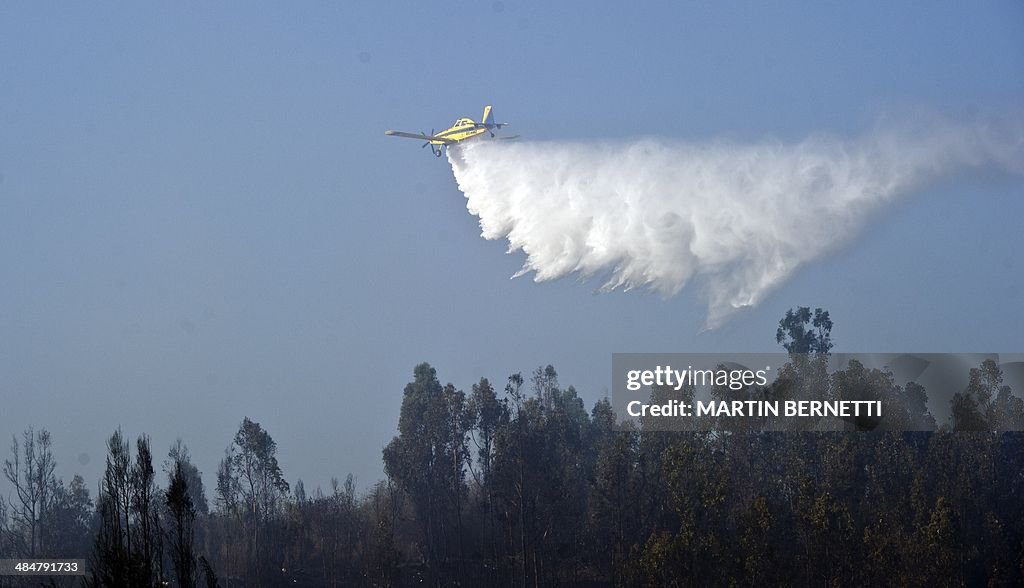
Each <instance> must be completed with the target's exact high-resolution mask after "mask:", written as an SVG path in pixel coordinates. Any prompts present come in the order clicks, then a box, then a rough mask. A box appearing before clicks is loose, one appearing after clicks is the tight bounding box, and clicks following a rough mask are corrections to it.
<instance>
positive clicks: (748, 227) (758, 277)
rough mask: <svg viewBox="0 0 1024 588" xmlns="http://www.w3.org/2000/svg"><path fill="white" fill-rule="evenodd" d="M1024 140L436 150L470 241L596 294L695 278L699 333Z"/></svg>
mask: <svg viewBox="0 0 1024 588" xmlns="http://www.w3.org/2000/svg"><path fill="white" fill-rule="evenodd" d="M1022 137H1024V133H1022V132H1021V126H1020V124H1019V123H1014V124H1012V125H1007V124H1006V123H1005V121H1003V122H1002V123H1001V124H994V123H988V124H980V123H979V124H954V123H950V122H948V121H937V120H931V121H929V122H928V123H926V124H918V125H915V126H914V127H913V128H907V127H901V128H889V129H886V128H880V129H876V130H874V131H871V132H869V133H866V134H864V135H863V136H860V137H857V138H853V139H842V138H838V137H835V136H831V135H817V136H813V137H810V138H807V139H805V140H803V141H800V142H797V143H791V144H786V143H782V142H778V141H761V142H756V143H749V144H744V143H737V142H728V141H709V142H704V143H684V142H675V141H665V140H657V139H642V140H634V141H624V142H613V141H606V142H600V143H592V142H568V143H566V142H535V141H519V142H505V141H480V142H475V143H468V144H466V145H463V146H459V147H455V148H452V149H450V150H449V152H448V159H449V161H450V163H451V165H452V170H453V171H454V173H455V179H456V181H457V182H458V186H459V189H460V190H461V191H462V192H463V193H464V194H465V196H466V199H467V208H468V209H469V212H470V213H472V214H474V215H476V216H478V217H480V228H481V230H482V236H483V237H484V238H485V239H502V238H505V239H508V244H509V247H508V249H509V252H510V253H511V252H514V251H519V250H522V251H523V253H525V255H526V260H525V262H524V264H523V268H522V270H520V271H519V273H517V274H516V276H519V275H523V274H526V273H529V272H534V280H536V281H544V280H551V279H555V278H559V277H562V276H566V275H568V274H572V273H576V274H578V275H580V276H582V277H584V278H586V277H591V276H595V275H598V276H602V277H605V278H606V281H605V283H604V285H603V286H602V290H613V289H616V288H624V289H630V288H634V287H638V286H646V287H649V288H651V289H653V290H655V291H656V292H659V293H661V294H663V295H665V296H671V295H674V294H676V293H678V292H679V291H680V290H681V289H682V288H683V287H684V286H686V284H687V283H689V282H690V281H691V280H694V279H696V280H697V282H698V283H699V284H702V285H703V291H704V293H705V295H706V298H707V304H708V315H707V326H708V327H709V328H713V327H715V326H718V325H720V324H721V323H722V322H723V321H724V320H725V319H726V318H728V317H729V315H730V314H732V313H733V312H735V311H736V310H737V309H740V308H742V307H746V306H752V305H756V304H757V303H758V302H759V301H760V300H761V299H762V298H763V297H764V296H765V294H766V293H768V292H769V291H771V290H772V289H773V288H775V287H777V286H779V285H780V284H781V283H782V282H783V281H784V280H786V278H788V277H789V276H790V275H792V274H793V272H794V271H795V270H796V269H797V268H799V267H800V266H801V265H803V264H805V263H807V262H809V261H811V260H814V259H816V258H818V257H821V256H822V255H823V254H825V253H827V252H829V251H830V250H833V249H835V248H836V247H837V246H838V245H840V244H842V243H843V242H845V241H847V240H849V239H850V238H851V237H852V236H854V235H855V234H856V233H857V231H858V230H859V229H860V228H861V227H862V226H863V225H864V223H865V222H866V220H867V219H868V218H869V217H870V215H871V213H873V212H875V211H877V210H878V209H879V208H880V207H881V206H883V205H884V204H886V203H887V202H890V201H891V200H893V199H894V198H897V197H899V196H901V195H904V194H906V193H908V192H910V191H911V190H913V189H914V188H915V187H917V186H919V185H920V184H921V183H922V182H924V181H927V180H931V179H934V178H937V177H939V176H942V175H945V174H948V173H951V172H954V171H956V170H959V169H963V168H965V167H973V166H983V165H993V166H996V167H1000V168H1003V169H1011V170H1013V171H1016V172H1020V171H1022V169H1024V148H1022Z"/></svg>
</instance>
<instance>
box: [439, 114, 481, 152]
mask: <svg viewBox="0 0 1024 588" xmlns="http://www.w3.org/2000/svg"><path fill="white" fill-rule="evenodd" d="M486 132H488V129H487V127H484V126H481V125H478V124H477V123H476V121H474V120H473V119H471V118H460V119H459V120H457V121H455V124H453V125H452V126H450V127H448V128H447V129H445V130H443V131H440V132H438V133H434V136H435V137H437V139H434V140H431V141H430V144H431V145H447V144H450V143H460V142H462V141H465V140H466V139H472V138H473V137H476V136H479V135H482V134H484V133H486Z"/></svg>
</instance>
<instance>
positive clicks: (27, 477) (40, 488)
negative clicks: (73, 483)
mask: <svg viewBox="0 0 1024 588" xmlns="http://www.w3.org/2000/svg"><path fill="white" fill-rule="evenodd" d="M56 467H57V463H56V460H55V459H54V457H53V450H52V441H51V439H50V432H49V431H47V430H46V429H41V430H40V431H39V432H36V431H35V430H34V429H32V428H31V427H29V428H28V429H26V430H25V432H24V433H22V443H21V444H19V443H18V438H17V436H12V438H11V459H8V460H5V461H4V477H6V478H7V480H8V481H10V483H11V484H12V485H13V486H14V495H15V497H16V501H11V502H12V504H11V506H12V512H11V516H12V518H13V520H14V524H15V525H16V526H18V527H19V531H20V532H18V533H15V539H16V540H17V542H18V543H19V544H20V545H19V551H20V552H21V553H22V554H23V555H27V556H28V557H37V556H40V555H44V554H45V553H46V548H45V545H46V532H47V529H46V528H45V520H46V514H47V512H48V510H49V509H50V507H51V505H52V502H53V496H52V491H53V488H54V486H55V485H56V479H55V478H54V474H53V471H54V469H55V468H56ZM19 536H20V537H19Z"/></svg>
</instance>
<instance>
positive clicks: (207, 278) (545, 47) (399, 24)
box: [0, 0, 1024, 489]
mask: <svg viewBox="0 0 1024 588" xmlns="http://www.w3.org/2000/svg"><path fill="white" fill-rule="evenodd" d="M254 4H256V3H231V4H230V5H228V4H227V3H216V5H212V4H210V3H195V4H188V3H181V2H175V3H164V5H163V6H162V7H154V6H152V5H150V6H139V5H138V4H137V3H122V4H120V5H116V6H112V5H96V4H93V3H88V4H67V3H43V2H24V3H14V2H4V3H2V4H0V448H3V447H6V445H7V442H6V441H5V440H6V439H9V438H10V435H11V434H12V433H14V432H16V431H20V430H21V429H23V428H24V427H25V426H27V425H30V424H34V425H36V426H39V427H47V428H49V429H50V430H51V431H52V433H53V436H54V442H55V446H56V447H55V448H56V453H57V457H58V459H59V462H60V467H59V473H60V474H61V475H63V476H64V477H70V475H71V474H72V473H74V472H76V471H77V472H81V473H82V474H83V475H85V476H86V478H87V480H88V481H89V483H90V485H91V486H92V487H94V486H95V484H96V480H97V479H98V477H99V475H100V472H101V469H102V465H103V458H104V441H105V439H106V438H107V437H108V436H109V434H110V433H111V431H112V430H113V429H114V428H116V427H117V426H118V425H121V426H123V427H124V430H125V432H126V433H127V434H129V435H131V436H133V437H134V436H135V435H137V434H139V433H142V432H146V433H148V434H150V435H151V436H152V437H153V441H154V445H155V450H156V453H158V454H159V455H163V454H165V453H166V448H167V447H168V446H169V445H170V443H171V442H172V441H173V440H174V438H175V437H179V436H180V437H181V438H182V439H183V440H184V441H185V442H186V443H187V444H188V445H189V446H190V447H191V448H192V452H193V454H194V456H195V461H196V462H197V464H198V465H199V467H200V469H202V470H203V471H204V473H205V474H206V478H207V484H208V485H212V482H213V474H214V473H215V468H216V463H217V461H218V460H219V459H220V457H221V455H222V452H223V450H224V448H225V447H226V446H227V445H228V444H229V443H230V441H231V438H232V436H233V434H234V432H235V431H236V430H237V427H238V424H239V422H240V421H241V420H242V418H243V417H244V416H249V417H250V418H252V419H254V420H256V421H259V422H260V423H262V424H263V425H264V427H265V428H266V429H267V430H268V431H269V432H270V434H271V435H272V436H273V437H274V439H275V440H276V441H277V443H278V445H279V459H280V463H281V465H282V467H283V469H284V472H285V475H286V477H287V478H288V480H289V481H291V482H293V483H294V482H295V480H296V479H297V478H299V477H301V478H303V479H304V480H305V482H306V485H307V488H309V489H312V488H314V487H315V486H316V485H326V484H327V482H328V480H329V478H330V477H331V476H332V475H336V476H338V477H342V478H343V477H344V475H345V474H346V473H348V472H352V473H354V474H355V475H356V476H357V478H358V481H359V484H360V486H362V487H365V486H367V485H369V484H371V483H373V482H374V481H375V480H376V479H378V478H380V477H381V476H382V475H383V474H382V466H381V463H380V452H381V449H382V447H383V446H384V445H385V444H386V443H387V441H388V440H389V439H390V438H391V436H392V435H394V433H395V431H396V426H397V419H398V411H399V407H400V404H401V396H402V388H403V386H404V385H405V383H406V382H408V381H409V379H410V378H411V375H412V368H413V366H414V365H415V364H417V363H418V362H421V361H429V362H430V363H431V364H433V365H434V366H435V367H436V368H437V370H438V374H439V376H440V378H441V380H442V381H443V382H448V381H450V382H452V383H454V384H455V385H457V386H458V387H460V388H463V389H466V390H468V389H469V387H470V386H471V384H472V383H473V382H474V381H476V380H477V379H479V378H480V377H481V376H486V377H488V378H490V379H491V380H492V381H493V382H495V383H496V384H497V385H498V386H502V385H503V384H504V381H505V379H506V378H507V377H508V375H509V374H510V373H512V372H515V371H524V372H527V371H529V370H532V369H533V368H534V367H536V366H538V365H540V364H547V363H552V364H554V365H555V367H556V368H557V370H558V372H559V375H560V378H561V381H562V383H563V385H568V384H574V385H575V386H576V387H577V389H578V390H579V391H580V393H581V394H582V395H583V396H584V398H585V399H586V401H587V404H588V408H589V405H591V404H592V403H593V402H594V401H595V400H597V399H598V398H600V397H601V396H603V395H605V394H606V393H607V392H608V386H609V384H610V374H611V353H613V352H617V351H660V352H676V351H698V350H699V351H714V350H727V351H737V352H739V351H770V350H775V349H777V346H776V345H775V344H774V337H773V335H774V330H775V325H776V323H777V322H778V319H779V317H780V316H781V315H782V314H783V313H784V312H785V310H786V309H787V308H790V307H792V306H796V305H810V306H823V307H825V308H827V309H829V310H830V311H831V313H832V317H833V319H834V321H835V323H836V327H835V330H834V337H835V340H836V342H837V346H838V347H837V349H839V350H842V351H862V352H882V351H919V352H924V351H974V352H985V351H997V352H998V351H1022V350H1024V312H1022V310H1021V309H1022V306H1021V301H1022V299H1024V262H1022V260H1021V259H1020V252H1021V249H1022V245H1024V237H1022V236H1021V235H1022V233H1021V219H1022V218H1024V198H1022V192H1024V183H1022V180H1021V178H1020V177H1013V176H1010V175H1008V174H1004V173H998V172H993V171H986V170H982V171H974V172H972V173H969V174H966V175H960V176H957V177H954V178H950V179H947V180H946V181H942V182H938V183H933V184H930V185H928V186H926V187H924V188H922V189H920V190H918V191H917V192H915V193H914V194H913V195H912V196H911V197H909V198H905V199H903V200H901V201H899V202H898V203H896V204H895V205H893V206H890V207H888V208H886V209H885V210H884V211H883V212H882V213H881V214H876V215H874V216H873V217H872V221H871V223H870V225H869V226H868V227H867V229H866V230H865V231H863V232H862V233H861V234H860V236H859V237H858V238H857V239H855V240H854V241H853V242H852V243H850V244H849V245H848V246H847V247H845V248H844V249H843V250H841V251H840V252H838V253H835V254H833V255H831V256H829V257H827V258H825V259H823V260H819V261H818V262H816V263H814V264H812V265H810V266H807V267H805V268H803V269H801V270H800V271H799V272H798V274H797V275H796V276H795V277H794V278H793V279H792V280H790V281H788V282H787V283H786V284H784V285H783V286H782V287H781V288H779V289H778V290H775V291H774V292H773V293H772V294H770V295H769V296H768V297H767V298H766V299H765V301H764V302H763V303H762V304H761V305H760V306H759V307H758V308H755V309H753V310H749V311H745V312H743V313H740V314H739V315H737V316H735V317H734V318H733V319H732V320H731V321H730V322H728V323H727V324H726V325H725V326H724V327H722V328H720V329H718V330H715V331H710V332H703V333H701V332H700V330H701V327H702V325H703V323H704V318H705V316H704V303H703V301H702V299H701V297H700V291H699V289H695V288H689V289H687V290H685V291H684V292H683V293H682V294H681V295H680V296H678V297H676V298H672V299H668V300H664V299H662V298H660V297H658V296H656V295H653V294H649V293H645V292H642V291H631V292H628V293H621V292H618V293H612V294H601V295H596V294H594V289H595V288H596V287H597V286H599V285H600V282H598V281H593V282H583V283H580V282H578V281H575V280H573V279H567V280H561V281H557V282H550V283H543V284H535V283H534V282H532V281H531V280H530V278H529V277H523V278H518V279H515V280H510V279H509V277H510V276H511V275H512V274H514V273H515V272H516V271H517V270H518V269H519V267H520V266H521V265H522V261H523V257H522V255H521V254H513V255H505V245H504V243H501V242H496V241H484V240H482V239H481V238H480V237H479V234H480V229H479V227H478V225H477V219H476V218H475V217H473V216H471V215H469V214H468V213H467V211H466V201H465V198H464V197H463V195H462V194H461V193H460V192H458V190H457V189H456V186H455V182H454V180H453V178H452V173H451V169H450V168H449V166H448V164H447V163H446V162H445V160H443V159H441V160H435V159H434V158H433V157H431V156H430V153H429V152H428V151H427V150H421V149H419V145H418V144H417V143H416V142H413V141H407V140H402V139H395V138H391V137H385V136H384V135H383V131H384V130H385V129H387V128H397V129H402V130H412V131H417V130H425V131H429V130H430V129H431V128H432V127H433V128H437V129H440V128H443V127H445V126H447V125H449V124H450V123H451V122H452V121H453V120H454V119H455V118H457V117H459V116H472V117H474V118H476V117H478V116H479V114H480V110H481V108H482V106H483V105H484V104H488V103H491V104H494V106H495V111H496V112H497V115H498V118H499V119H503V120H509V121H512V122H513V123H514V125H515V127H514V130H515V131H516V132H518V133H521V134H522V135H524V136H525V137H527V138H530V139H541V140H550V139H575V140H587V139H596V138H601V139H608V140H619V139H626V138H635V137H640V136H656V137H663V138H668V139H698V140H702V139H708V138H714V137H719V136H725V137H730V138H732V139H735V140H738V141H742V140H746V139H761V138H764V137H776V138H779V139H782V140H785V141H795V140H799V139H800V138H802V137H804V136H806V135H808V134H811V133H815V132H820V131H830V132H834V133H838V134H840V135H846V134H857V133H859V132H861V131H864V130H865V129H868V128H870V127H872V126H873V125H875V124H876V123H877V122H878V121H879V120H898V119H899V118H900V117H901V116H902V115H904V114H906V113H909V112H915V111H920V110H934V111H936V112H940V113H943V114H945V115H948V116H951V117H970V116H975V115H977V114H979V113H987V112H994V113H1002V112H1007V111H1008V110H1009V109H1011V108H1014V107H1015V106H1019V105H1020V104H1024V4H1022V3H1021V2H1019V1H1018V0H1012V1H1006V2H984V3H964V2H942V3H940V2H927V3H926V2H904V3H891V2H853V3H841V4H840V3H829V6H827V7H826V6H824V4H825V3H810V2H807V3H803V4H799V5H794V4H785V5H783V4H781V3H772V6H771V7H766V6H760V5H757V6H755V5H754V4H755V3H749V5H748V4H736V3H731V2H723V3H704V4H702V5H700V6H698V5H697V3H680V2H668V3H663V4H659V5H644V6H643V7H642V8H638V7H634V6H633V5H631V4H629V3H615V4H614V5H611V6H609V7H602V8H595V6H596V4H595V3H593V2H557V3H555V2H530V3H518V2H512V1H508V2H493V3H492V2H446V3H442V4H437V3H423V2H409V3H402V4H394V3H382V2H321V3H312V2H310V3H301V5H296V4H295V3H278V4H277V5H267V4H261V5H259V6H254ZM758 4H759V3H758ZM894 4H895V5H894Z"/></svg>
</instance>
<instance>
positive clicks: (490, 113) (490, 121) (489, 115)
mask: <svg viewBox="0 0 1024 588" xmlns="http://www.w3.org/2000/svg"><path fill="white" fill-rule="evenodd" d="M480 123H481V124H484V125H486V126H487V127H488V128H490V127H491V126H492V125H493V126H494V127H495V128H498V129H500V128H502V127H506V126H508V123H507V122H504V123H500V122H494V109H492V108H491V105H490V104H488V105H487V106H484V117H483V118H482V119H481V120H480Z"/></svg>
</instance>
